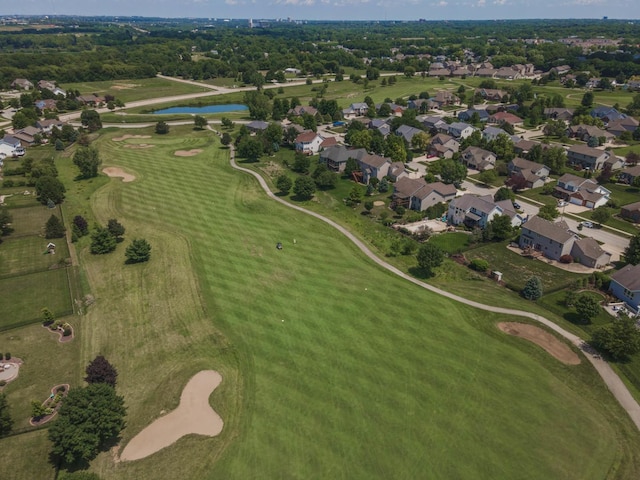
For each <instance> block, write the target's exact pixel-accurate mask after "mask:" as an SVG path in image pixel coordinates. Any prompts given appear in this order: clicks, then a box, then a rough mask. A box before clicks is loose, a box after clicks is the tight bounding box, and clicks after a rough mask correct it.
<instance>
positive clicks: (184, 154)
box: [174, 148, 202, 157]
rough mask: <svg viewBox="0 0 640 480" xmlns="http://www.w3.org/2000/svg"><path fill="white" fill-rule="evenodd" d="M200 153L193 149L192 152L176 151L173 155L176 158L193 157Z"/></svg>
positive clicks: (198, 150)
mask: <svg viewBox="0 0 640 480" xmlns="http://www.w3.org/2000/svg"><path fill="white" fill-rule="evenodd" d="M199 153H202V149H200V148H194V149H193V150H176V151H175V152H174V155H175V156H176V157H193V156H194V155H198V154H199Z"/></svg>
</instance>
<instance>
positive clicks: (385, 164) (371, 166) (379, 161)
mask: <svg viewBox="0 0 640 480" xmlns="http://www.w3.org/2000/svg"><path fill="white" fill-rule="evenodd" d="M356 160H357V161H358V165H359V166H360V171H361V172H362V183H364V184H365V185H367V184H369V181H370V180H371V179H372V178H377V179H378V180H382V179H383V178H384V177H385V176H386V175H387V174H388V173H389V167H391V160H390V159H389V158H385V157H381V156H380V155H371V154H369V153H366V154H364V155H360V156H359V158H357V159H356Z"/></svg>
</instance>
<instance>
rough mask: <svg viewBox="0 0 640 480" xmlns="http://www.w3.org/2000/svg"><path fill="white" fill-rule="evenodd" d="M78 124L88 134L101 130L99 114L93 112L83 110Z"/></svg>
mask: <svg viewBox="0 0 640 480" xmlns="http://www.w3.org/2000/svg"><path fill="white" fill-rule="evenodd" d="M80 122H81V123H82V126H83V127H85V128H86V129H87V130H89V131H90V132H95V131H96V130H100V129H101V128H102V120H101V119H100V114H99V113H98V112H96V111H95V110H83V111H82V113H81V114H80Z"/></svg>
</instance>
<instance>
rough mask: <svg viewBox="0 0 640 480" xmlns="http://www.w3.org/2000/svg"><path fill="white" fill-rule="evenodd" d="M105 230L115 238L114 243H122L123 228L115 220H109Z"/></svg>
mask: <svg viewBox="0 0 640 480" xmlns="http://www.w3.org/2000/svg"><path fill="white" fill-rule="evenodd" d="M107 230H109V232H110V233H111V235H113V236H114V237H115V238H116V242H118V243H120V242H122V240H123V238H122V236H123V235H124V232H125V228H124V226H123V225H122V224H121V223H120V222H118V220H116V219H115V218H110V219H109V221H108V222H107Z"/></svg>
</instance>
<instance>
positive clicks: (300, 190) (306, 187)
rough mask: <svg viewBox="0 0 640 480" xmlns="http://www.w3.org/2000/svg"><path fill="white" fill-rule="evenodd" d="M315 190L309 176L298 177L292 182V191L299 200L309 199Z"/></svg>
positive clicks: (314, 185)
mask: <svg viewBox="0 0 640 480" xmlns="http://www.w3.org/2000/svg"><path fill="white" fill-rule="evenodd" d="M315 191H316V184H315V182H314V181H313V179H312V178H311V177H298V178H296V181H295V182H294V184H293V193H295V194H296V196H297V197H298V198H300V199H301V200H309V199H310V198H311V197H313V194H314V193H315Z"/></svg>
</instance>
